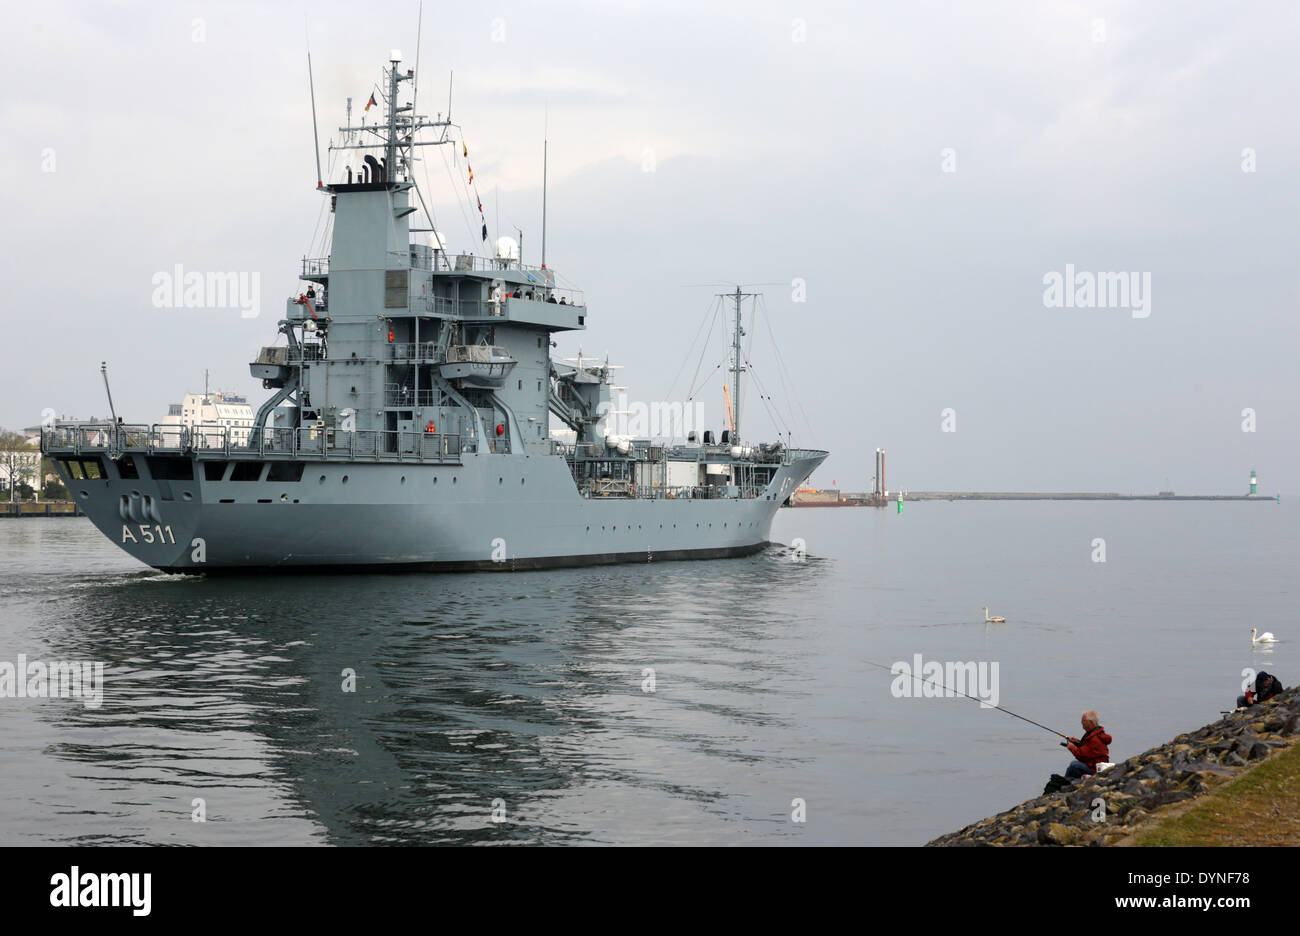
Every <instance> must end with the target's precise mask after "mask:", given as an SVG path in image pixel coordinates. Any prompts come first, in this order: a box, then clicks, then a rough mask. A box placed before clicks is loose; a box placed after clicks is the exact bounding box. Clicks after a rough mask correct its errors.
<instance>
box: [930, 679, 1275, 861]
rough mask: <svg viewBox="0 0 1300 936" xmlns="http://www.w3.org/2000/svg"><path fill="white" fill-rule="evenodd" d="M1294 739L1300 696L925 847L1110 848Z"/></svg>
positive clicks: (1230, 718) (1236, 716)
mask: <svg viewBox="0 0 1300 936" xmlns="http://www.w3.org/2000/svg"><path fill="white" fill-rule="evenodd" d="M1298 738H1300V688H1296V689H1290V690H1288V691H1286V692H1284V693H1282V694H1281V695H1279V696H1277V697H1276V698H1273V699H1270V700H1269V701H1268V702H1264V703H1261V704H1260V705H1256V706H1253V707H1251V708H1249V709H1247V710H1246V711H1244V712H1234V713H1233V714H1231V715H1225V716H1224V717H1223V718H1221V719H1219V720H1218V721H1216V722H1214V723H1212V724H1209V725H1206V726H1205V727H1204V728H1201V729H1199V730H1197V731H1193V732H1191V733H1189V734H1182V735H1179V736H1178V737H1176V738H1174V740H1172V741H1170V742H1169V743H1168V744H1162V745H1160V747H1155V748H1152V749H1151V750H1149V751H1146V752H1145V753H1143V754H1138V755H1137V756H1135V757H1130V758H1129V759H1128V760H1126V761H1123V762H1122V763H1117V764H1115V766H1114V767H1111V768H1110V769H1109V770H1106V771H1104V772H1102V773H1100V774H1098V775H1096V776H1094V777H1091V778H1089V779H1087V780H1085V781H1083V782H1082V783H1080V784H1077V785H1075V786H1073V787H1069V788H1067V789H1064V790H1061V791H1059V792H1057V793H1052V794H1049V795H1047V796H1040V797H1038V798H1037V799H1031V800H1029V801H1028V802H1026V803H1022V804H1020V805H1019V806H1017V807H1015V808H1014V809H1009V810H1007V811H1006V812H1004V813H999V814H998V815H996V816H992V817H990V818H988V819H982V820H980V821H979V822H977V823H975V824H974V825H970V826H967V827H966V828H964V829H962V830H961V831H960V832H952V833H949V834H948V835H943V836H940V837H939V838H937V839H935V840H934V841H932V842H929V843H928V845H935V846H939V845H949V846H951V845H1114V844H1116V843H1118V842H1120V841H1122V840H1124V839H1126V838H1128V837H1129V836H1130V835H1132V834H1133V833H1134V832H1136V831H1138V828H1139V827H1141V826H1144V825H1146V824H1147V823H1149V822H1151V821H1152V820H1158V819H1160V818H1162V816H1163V815H1164V814H1166V812H1167V811H1169V810H1171V809H1172V808H1173V807H1174V806H1175V804H1178V803H1182V802H1185V801H1187V800H1191V799H1194V798H1195V797H1197V796H1199V795H1201V794H1203V793H1205V792H1207V791H1209V790H1212V789H1214V788H1215V787H1217V786H1220V785H1221V784H1224V783H1227V782H1228V781H1229V780H1231V779H1232V778H1233V777H1235V776H1237V775H1238V774H1240V773H1242V772H1243V771H1246V770H1249V769H1250V768H1251V767H1253V766H1254V765H1255V764H1257V763H1258V762H1260V761H1261V760H1263V759H1264V758H1266V757H1268V755H1269V754H1270V753H1272V752H1273V751H1274V750H1275V749H1278V748H1284V747H1286V746H1287V745H1289V744H1291V743H1293V742H1294V741H1296V740H1297V739H1298ZM1035 782H1038V779H1037V778H1035ZM1041 782H1043V783H1046V782H1047V778H1046V777H1043V778H1041ZM1098 799H1101V800H1102V801H1103V803H1104V812H1103V810H1102V809H1101V807H1100V805H1099V804H1098V803H1097V802H1096V801H1097V800H1098Z"/></svg>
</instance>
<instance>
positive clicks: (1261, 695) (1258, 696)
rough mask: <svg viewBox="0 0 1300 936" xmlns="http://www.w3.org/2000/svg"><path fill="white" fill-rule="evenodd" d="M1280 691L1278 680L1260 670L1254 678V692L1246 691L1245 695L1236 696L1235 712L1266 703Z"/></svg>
mask: <svg viewBox="0 0 1300 936" xmlns="http://www.w3.org/2000/svg"><path fill="white" fill-rule="evenodd" d="M1281 691H1282V683H1281V682H1280V681H1279V680H1278V678H1277V677H1276V676H1270V675H1269V674H1268V673H1265V672H1264V671H1263V670H1260V671H1259V673H1258V675H1256V676H1255V689H1254V691H1251V690H1249V689H1247V690H1246V694H1245V695H1239V696H1237V711H1241V710H1242V709H1244V708H1249V707H1250V706H1252V705H1258V704H1259V703H1260V702H1267V701H1268V700H1269V699H1271V698H1273V696H1275V695H1277V694H1278V693H1279V692H1281Z"/></svg>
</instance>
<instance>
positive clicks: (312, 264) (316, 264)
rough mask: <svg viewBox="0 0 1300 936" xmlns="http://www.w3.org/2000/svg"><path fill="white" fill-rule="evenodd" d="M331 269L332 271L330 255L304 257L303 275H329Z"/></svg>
mask: <svg viewBox="0 0 1300 936" xmlns="http://www.w3.org/2000/svg"><path fill="white" fill-rule="evenodd" d="M329 271H330V258H329V257H303V258H302V275H303V276H328V275H329Z"/></svg>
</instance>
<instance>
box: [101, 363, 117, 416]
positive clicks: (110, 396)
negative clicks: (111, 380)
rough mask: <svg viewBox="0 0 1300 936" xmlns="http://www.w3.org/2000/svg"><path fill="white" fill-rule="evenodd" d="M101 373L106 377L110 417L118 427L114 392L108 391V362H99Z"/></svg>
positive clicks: (105, 386) (105, 387) (105, 390)
mask: <svg viewBox="0 0 1300 936" xmlns="http://www.w3.org/2000/svg"><path fill="white" fill-rule="evenodd" d="M99 373H100V374H101V375H103V377H104V392H105V393H106V394H108V415H109V416H110V417H111V418H112V420H113V424H114V425H117V410H115V409H113V391H112V390H110V389H108V362H107V361H100V362H99Z"/></svg>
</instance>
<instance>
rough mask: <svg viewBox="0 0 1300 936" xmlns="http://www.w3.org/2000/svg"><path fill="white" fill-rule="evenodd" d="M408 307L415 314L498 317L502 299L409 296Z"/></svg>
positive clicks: (501, 307)
mask: <svg viewBox="0 0 1300 936" xmlns="http://www.w3.org/2000/svg"><path fill="white" fill-rule="evenodd" d="M408 307H409V308H410V310H411V311H412V312H414V313H415V314H417V315H445V316H449V317H460V318H483V317H493V318H496V317H500V315H501V313H502V311H503V308H504V301H496V302H494V301H492V300H488V299H448V298H446V297H445V296H411V297H410V298H409V300H408Z"/></svg>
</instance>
